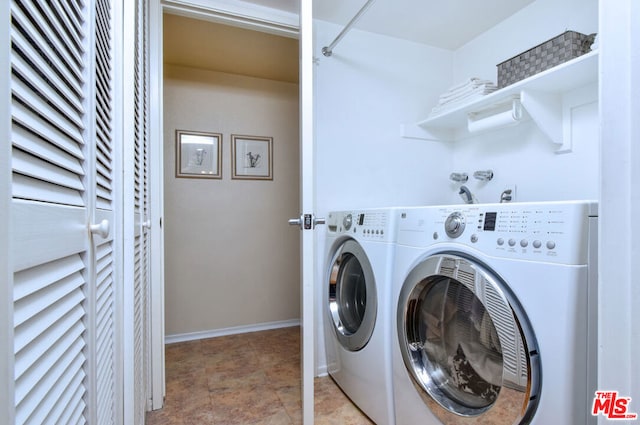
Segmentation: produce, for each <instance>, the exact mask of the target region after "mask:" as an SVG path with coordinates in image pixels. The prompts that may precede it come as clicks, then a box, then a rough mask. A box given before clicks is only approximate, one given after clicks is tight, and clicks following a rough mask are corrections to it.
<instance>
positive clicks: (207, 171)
mask: <svg viewBox="0 0 640 425" xmlns="http://www.w3.org/2000/svg"><path fill="white" fill-rule="evenodd" d="M221 146H222V134H220V133H204V132H199V131H183V130H176V177H187V178H195V179H221V178H222V153H221V151H222V149H221Z"/></svg>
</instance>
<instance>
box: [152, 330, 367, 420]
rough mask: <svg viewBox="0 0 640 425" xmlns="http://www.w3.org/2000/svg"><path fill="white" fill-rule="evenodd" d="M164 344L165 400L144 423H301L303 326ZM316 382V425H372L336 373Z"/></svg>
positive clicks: (317, 379)
mask: <svg viewBox="0 0 640 425" xmlns="http://www.w3.org/2000/svg"><path fill="white" fill-rule="evenodd" d="M165 350H166V351H165V359H166V364H165V371H166V373H165V375H166V389H167V394H166V398H165V406H164V408H162V409H160V410H156V411H153V412H148V413H147V418H146V419H147V420H146V423H147V425H235V424H242V425H252V424H261V425H299V424H301V422H302V402H301V400H300V393H301V392H300V380H301V376H300V328H299V327H290V328H282V329H273V330H267V331H262V332H254V333H247V334H238V335H228V336H222V337H218V338H210V339H203V340H197V341H188V342H182V343H176V344H170V345H167V346H166V348H165ZM314 387H315V400H314V406H315V407H314V410H315V423H316V424H318V425H321V424H325V425H333V424H335V425H370V424H372V422H371V421H370V420H369V419H368V418H367V417H366V416H365V415H364V414H363V413H362V412H361V411H360V410H358V408H357V407H355V406H354V405H353V404H352V403H351V401H350V400H349V399H348V398H347V397H346V396H345V395H344V394H343V393H342V392H341V391H340V389H339V388H338V387H337V386H336V385H335V383H334V382H333V381H332V380H331V378H329V377H322V378H316V379H315V381H314Z"/></svg>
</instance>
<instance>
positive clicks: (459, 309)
mask: <svg viewBox="0 0 640 425" xmlns="http://www.w3.org/2000/svg"><path fill="white" fill-rule="evenodd" d="M398 315H399V317H398V335H399V336H400V344H401V347H400V348H401V351H402V355H403V360H404V362H405V365H406V367H407V370H408V371H409V373H410V375H411V378H412V380H413V382H414V385H415V386H416V388H417V390H418V391H419V392H420V394H421V395H422V396H423V397H422V398H423V400H425V402H426V403H427V404H428V405H429V407H430V408H431V410H432V411H434V413H436V415H437V416H439V417H440V418H441V419H442V420H443V422H444V423H449V421H451V420H453V419H452V418H451V416H452V415H453V416H456V417H460V416H464V417H467V418H469V422H470V423H473V422H474V420H481V421H483V423H485V422H486V423H492V424H503V423H504V424H518V423H521V422H526V420H525V419H526V418H529V417H531V415H532V414H533V411H534V410H535V405H536V402H535V399H536V398H537V392H538V390H539V388H538V387H539V381H540V371H539V368H538V367H537V364H538V363H539V362H538V354H537V349H536V348H535V338H534V337H533V335H532V334H531V332H530V327H528V326H527V321H526V318H525V317H524V314H523V313H522V312H521V311H520V309H519V307H518V305H517V303H515V300H513V299H512V298H511V297H510V295H508V294H507V293H506V292H505V291H504V290H503V288H502V286H501V285H500V284H499V283H498V280H497V279H496V278H495V277H494V276H493V275H492V274H490V273H489V272H488V271H487V270H486V269H484V268H482V267H481V266H479V265H477V264H475V263H472V262H470V261H469V260H467V259H465V258H462V257H458V256H455V255H436V256H432V257H429V258H428V259H427V260H425V261H424V262H423V263H421V264H420V265H419V266H418V267H417V268H416V269H414V271H413V272H412V273H411V274H410V275H409V276H408V278H407V280H406V281H405V285H404V286H403V289H402V291H401V295H400V300H399V310H398ZM531 399H533V400H531Z"/></svg>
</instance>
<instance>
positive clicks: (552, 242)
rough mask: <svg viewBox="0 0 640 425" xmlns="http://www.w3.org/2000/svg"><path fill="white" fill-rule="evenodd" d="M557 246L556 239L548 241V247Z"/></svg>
mask: <svg viewBox="0 0 640 425" xmlns="http://www.w3.org/2000/svg"><path fill="white" fill-rule="evenodd" d="M555 247H556V243H555V242H554V241H547V249H554V248H555Z"/></svg>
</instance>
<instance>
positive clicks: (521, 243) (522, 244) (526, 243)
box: [520, 239, 529, 248]
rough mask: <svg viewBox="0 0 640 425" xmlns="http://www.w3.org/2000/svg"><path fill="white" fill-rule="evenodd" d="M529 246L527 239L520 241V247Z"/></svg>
mask: <svg viewBox="0 0 640 425" xmlns="http://www.w3.org/2000/svg"><path fill="white" fill-rule="evenodd" d="M527 245H529V241H527V240H526V239H523V240H521V241H520V246H521V247H523V248H526V247H527Z"/></svg>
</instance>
